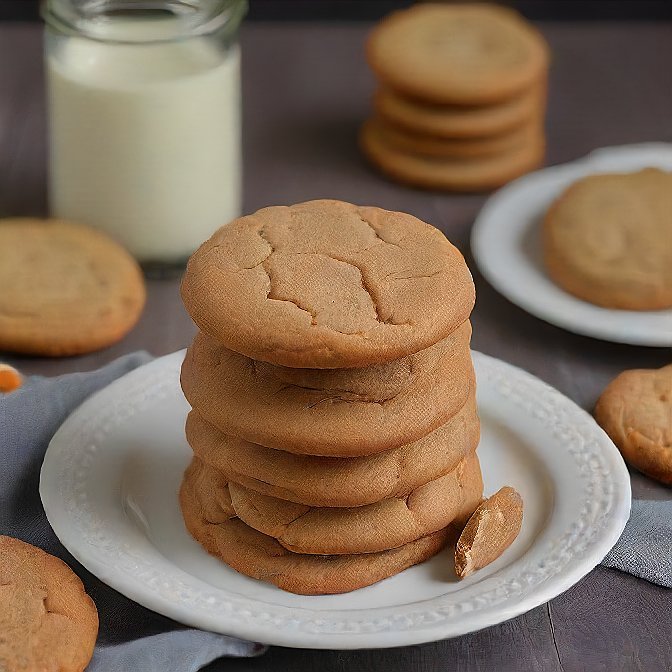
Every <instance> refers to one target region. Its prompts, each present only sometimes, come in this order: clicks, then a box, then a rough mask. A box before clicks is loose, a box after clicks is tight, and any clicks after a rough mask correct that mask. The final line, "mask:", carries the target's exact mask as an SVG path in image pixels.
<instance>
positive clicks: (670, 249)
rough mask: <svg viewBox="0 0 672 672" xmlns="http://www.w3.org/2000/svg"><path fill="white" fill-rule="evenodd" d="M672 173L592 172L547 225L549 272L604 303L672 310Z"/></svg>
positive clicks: (553, 212) (579, 294)
mask: <svg viewBox="0 0 672 672" xmlns="http://www.w3.org/2000/svg"><path fill="white" fill-rule="evenodd" d="M670 241H672V172H665V171H662V170H658V169H657V168H647V169H645V170H641V171H639V172H636V173H627V174H603V175H589V176H588V177H584V178H583V179H581V180H578V181H577V182H575V183H574V184H572V185H571V186H570V187H569V188H568V189H567V190H566V191H565V192H564V193H563V194H562V195H561V196H560V197H559V198H558V199H557V200H556V201H555V203H553V205H552V206H551V207H550V209H549V210H548V212H547V213H546V217H545V218H544V223H543V253H544V262H545V265H546V270H547V271H548V274H549V276H550V277H551V279H552V280H553V281H554V282H555V283H556V284H557V285H559V286H560V287H562V289H564V290H565V291H567V292H569V293H570V294H573V295H574V296H577V297H578V298H580V299H583V300H584V301H588V302H590V303H594V304H596V305H598V306H603V307H605V308H620V309H624V310H659V309H662V308H669V307H672V243H671V242H670Z"/></svg>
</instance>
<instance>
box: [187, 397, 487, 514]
mask: <svg viewBox="0 0 672 672" xmlns="http://www.w3.org/2000/svg"><path fill="white" fill-rule="evenodd" d="M479 428H480V425H479V421H478V414H477V412H476V400H475V396H474V393H473V391H472V392H471V394H470V396H469V398H468V399H467V401H466V403H465V404H464V406H463V407H462V408H461V409H460V410H459V411H458V412H457V413H456V414H455V415H454V416H453V417H452V418H450V419H449V420H448V422H447V423H446V424H445V425H442V426H441V427H439V428H438V429H436V430H434V431H433V432H431V433H430V434H428V435H427V436H424V437H422V438H421V439H419V440H418V441H416V442H414V443H411V444H408V445H406V446H401V448H396V449H393V450H389V451H385V452H382V453H377V454H375V455H369V456H365V457H349V458H341V457H316V456H312V455H294V454H292V453H288V452H286V451H284V450H274V449H273V448H266V447H264V446H260V445H258V444H255V443H249V442H247V441H245V440H243V439H239V438H236V437H233V436H230V435H226V434H222V432H220V431H219V430H218V429H217V428H216V427H214V426H213V425H211V424H210V423H208V422H206V421H205V420H203V418H201V417H200V415H198V413H197V412H196V411H192V412H191V413H189V416H188V417H187V427H186V433H187V440H188V441H189V444H190V445H191V447H192V448H193V450H194V454H195V455H196V456H197V457H198V458H199V459H201V460H203V461H204V462H206V463H207V464H209V465H210V466H212V467H213V468H215V469H217V470H219V471H222V472H224V473H226V474H227V476H228V477H229V478H230V479H231V480H232V481H235V482H236V483H240V484H242V485H244V486H245V487H247V488H250V489H252V490H255V491H256V492H259V493H261V494H264V495H271V496H273V497H279V498H280V499H285V500H288V501H292V502H298V503H301V504H308V505H309V506H363V505H365V504H371V503H373V502H378V501H380V500H381V499H388V498H390V497H403V496H405V495H408V494H409V493H410V492H411V491H412V490H415V489H416V488H418V487H419V486H421V485H423V484H424V483H428V482H429V481H432V480H435V479H437V478H439V477H440V476H443V475H444V474H447V473H448V472H449V471H452V470H453V469H454V468H455V467H456V466H457V464H458V462H459V461H460V460H461V459H462V458H464V457H465V456H466V455H468V454H469V453H471V452H472V451H473V450H475V449H476V446H477V445H478V440H479V435H480V432H479Z"/></svg>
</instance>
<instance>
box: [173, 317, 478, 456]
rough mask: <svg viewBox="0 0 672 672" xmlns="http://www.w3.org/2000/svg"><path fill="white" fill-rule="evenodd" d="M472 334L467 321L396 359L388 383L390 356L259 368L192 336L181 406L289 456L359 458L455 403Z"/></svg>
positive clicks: (464, 392)
mask: <svg viewBox="0 0 672 672" xmlns="http://www.w3.org/2000/svg"><path fill="white" fill-rule="evenodd" d="M470 337H471V325H470V323H469V322H468V321H467V322H465V323H464V324H463V325H462V326H460V327H459V328H458V329H457V330H456V331H455V332H454V333H453V334H451V335H450V336H448V337H447V338H444V339H443V340H442V341H439V342H438V343H437V344H435V345H433V346H431V347H430V348H427V349H426V350H422V351H420V352H418V353H416V354H414V355H410V356H409V357H408V358H407V361H406V362H401V374H402V375H400V376H399V380H398V381H394V382H395V384H391V382H392V381H391V380H390V378H391V376H389V375H388V373H389V372H390V371H391V370H395V369H397V370H398V368H399V365H400V364H399V363H398V362H392V363H389V364H381V365H378V366H374V367H367V368H365V369H348V370H344V371H340V370H328V371H322V370H317V371H311V370H307V369H290V368H288V367H275V366H269V365H260V364H259V363H258V362H255V360H251V359H249V358H247V357H244V356H243V355H239V354H238V353H235V352H233V351H232V350H228V349H227V348H225V347H223V346H221V345H219V344H218V343H216V342H215V341H214V340H213V339H211V338H209V337H207V336H205V335H204V334H202V333H199V334H197V335H196V338H195V339H194V342H193V343H192V344H191V345H190V346H189V349H188V350H187V355H186V357H185V359H184V363H183V364H182V373H181V378H180V380H181V384H182V389H183V391H184V394H185V396H186V398H187V401H188V402H189V404H190V405H191V406H192V407H193V408H195V409H196V410H197V411H198V413H199V414H200V415H201V416H202V417H203V418H205V420H207V421H208V422H209V423H211V424H212V425H214V426H215V427H217V428H218V429H220V430H221V431H222V432H224V433H225V434H230V435H232V436H238V437H241V438H243V439H245V440H246V441H249V442H251V443H258V444H261V445H262V446H268V447H270V448H277V449H279V450H287V451H289V452H291V453H297V454H305V455H325V456H332V457H357V456H361V455H370V454H373V453H378V452H382V451H385V450H390V449H392V448H398V447H399V446H403V445H405V444H408V443H411V442H413V441H417V440H418V439H420V438H422V437H423V436H425V435H426V434H429V432H432V431H433V430H435V429H437V428H438V427H440V426H441V425H442V424H444V423H445V422H447V420H448V419H449V418H450V417H451V416H453V415H454V414H455V413H456V412H457V411H458V410H459V409H460V408H462V406H463V404H464V402H465V401H466V400H467V397H468V396H469V394H470V391H471V390H472V388H473V386H474V370H473V364H472V361H471V351H470V349H469V340H470ZM371 369H373V371H371ZM330 381H333V382H330ZM365 382H366V383H368V384H363V383H365Z"/></svg>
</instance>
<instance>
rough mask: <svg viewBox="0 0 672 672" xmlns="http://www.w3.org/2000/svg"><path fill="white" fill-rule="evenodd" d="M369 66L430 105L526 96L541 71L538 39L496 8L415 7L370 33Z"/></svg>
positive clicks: (543, 51)
mask: <svg viewBox="0 0 672 672" xmlns="http://www.w3.org/2000/svg"><path fill="white" fill-rule="evenodd" d="M367 58H368V61H369V64H370V66H371V68H372V69H373V71H374V72H375V73H376V75H377V76H378V77H379V78H380V80H381V81H382V82H383V83H384V84H386V85H388V86H389V87H390V88H392V89H395V90H396V91H398V92H400V93H402V94H404V95H406V96H408V97H410V98H418V99H420V100H422V101H428V102H432V103H447V104H458V105H482V104H491V103H497V102H500V101H503V100H506V99H507V98H511V97H513V96H515V95H517V94H519V93H522V92H524V91H525V90H529V89H530V88H531V87H533V86H534V85H535V84H537V83H538V82H540V81H541V80H542V78H543V77H544V76H545V73H546V70H547V68H548V60H549V57H548V49H547V47H546V43H545V41H544V39H543V37H542V36H541V35H540V34H539V33H538V31H537V30H536V29H535V28H534V27H533V26H531V25H530V24H528V23H527V22H526V21H525V20H524V19H522V17H521V16H520V15H519V14H517V13H516V12H514V11H513V10H510V9H507V8H504V7H499V6H496V5H481V4H471V5H467V4H464V5H459V4H458V5H455V4H431V3H420V4H418V5H415V6H414V7H411V8H410V9H406V10H403V11H399V12H395V13H393V14H392V15H390V16H389V17H388V18H386V19H384V20H383V21H381V23H380V24H378V26H376V28H374V30H373V32H372V33H371V36H370V37H369V40H368V43H367Z"/></svg>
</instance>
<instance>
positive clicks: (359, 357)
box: [182, 200, 474, 368]
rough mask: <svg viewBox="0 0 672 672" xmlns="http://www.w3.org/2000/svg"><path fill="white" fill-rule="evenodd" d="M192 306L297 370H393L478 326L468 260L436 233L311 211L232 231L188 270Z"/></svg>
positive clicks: (227, 339) (208, 329) (368, 214)
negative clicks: (470, 322) (473, 321)
mask: <svg viewBox="0 0 672 672" xmlns="http://www.w3.org/2000/svg"><path fill="white" fill-rule="evenodd" d="M182 297H183V299H184V303H185V306H186V308H187V310H188V312H189V314H190V315H191V317H192V318H193V320H194V321H195V322H196V324H197V325H198V326H199V327H200V328H201V330H203V331H204V332H205V333H207V334H209V335H210V336H211V337H212V338H213V339H215V340H217V341H219V342H220V343H221V344H222V345H224V346H225V347H227V348H229V349H230V350H233V351H235V352H239V353H241V354H243V355H246V356H247V357H250V358H252V359H256V360H261V361H267V362H270V363H272V364H279V365H284V366H291V367H305V368H344V367H362V366H367V365H371V364H378V363H382V362H389V361H392V360H394V359H398V358H400V357H405V356H406V355H409V354H412V353H414V352H418V351H419V350H422V349H424V348H428V347H429V346H431V345H434V344H435V343H436V342H437V341H440V340H441V339H443V338H445V337H446V336H448V335H449V334H450V333H452V332H453V331H454V330H455V329H456V328H457V327H458V326H459V325H460V324H462V323H463V322H464V321H465V320H466V319H467V318H468V316H469V313H470V312H471V309H472V307H473V304H474V286H473V282H472V279H471V275H470V274H469V269H468V268H467V266H466V264H465V263H464V259H463V257H462V255H461V254H460V253H459V252H458V250H457V249H455V248H454V247H453V246H452V245H451V244H450V243H449V242H448V241H447V240H446V238H445V236H444V235H443V234H442V233H441V232H440V231H438V230H437V229H435V228H434V227H432V226H430V225H428V224H425V223H424V222H421V221H420V220H419V219H416V218H415V217H412V216H411V215H406V214H403V213H398V212H388V211H386V210H381V209H380V208H367V207H357V206H355V205H351V204H349V203H344V202H341V201H329V200H323V201H310V202H307V203H300V204H298V205H293V206H290V207H285V206H278V207H271V208H264V209H263V210H259V211H258V212H256V213H255V214H253V215H249V216H246V217H241V218H240V219H237V220H234V221H233V222H232V223H231V224H229V225H227V226H224V227H222V228H221V229H220V230H219V231H217V232H216V233H215V234H214V235H213V236H212V238H210V240H208V241H207V242H206V243H204V244H203V245H202V246H201V247H200V248H199V249H198V250H197V251H196V252H195V253H194V255H193V256H192V257H191V259H190V260H189V263H188V266H187V270H186V273H185V276H184V280H183V283H182Z"/></svg>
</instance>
